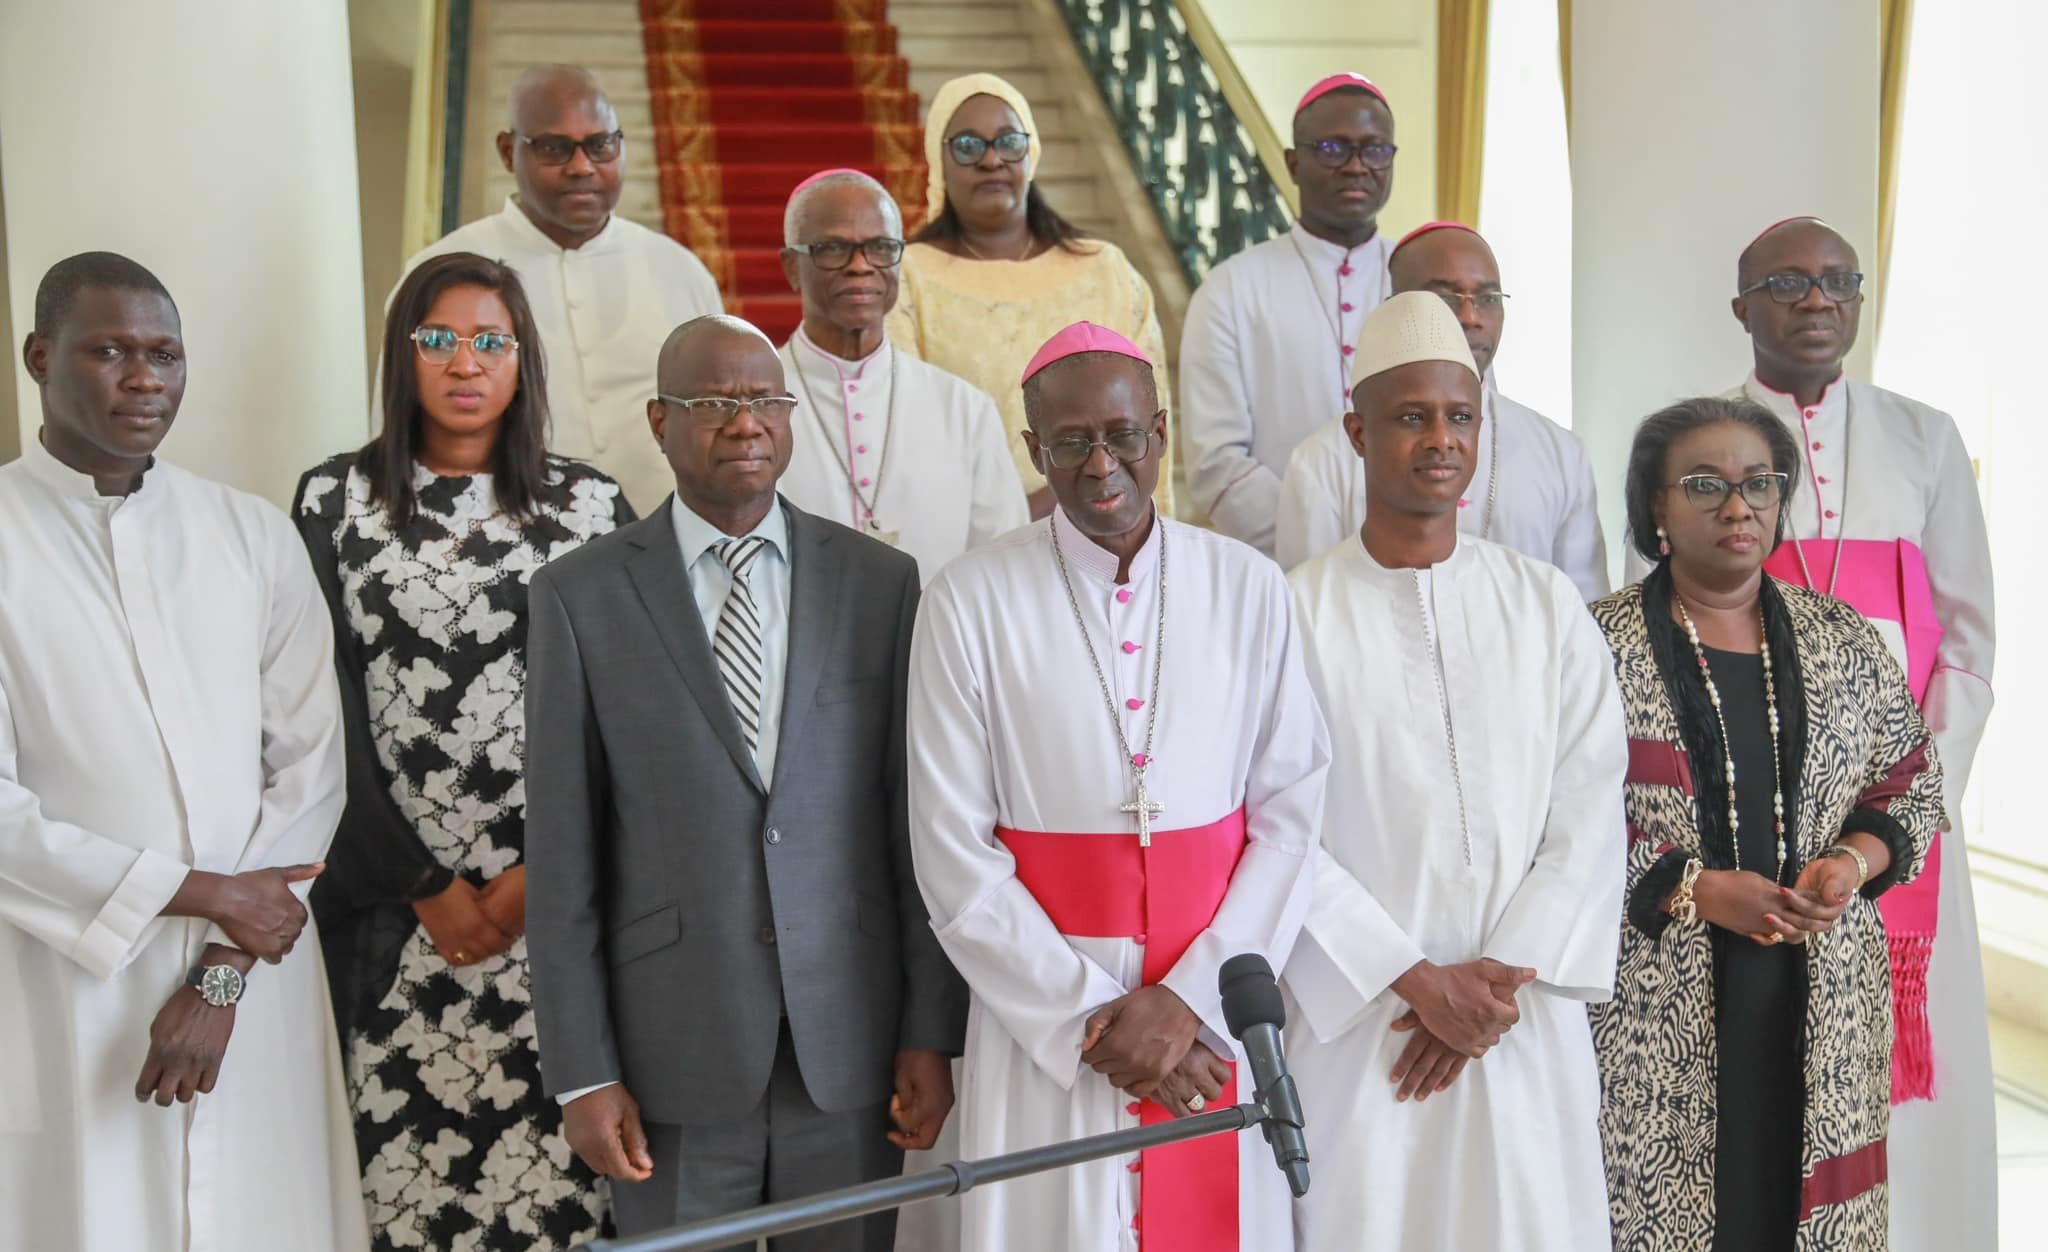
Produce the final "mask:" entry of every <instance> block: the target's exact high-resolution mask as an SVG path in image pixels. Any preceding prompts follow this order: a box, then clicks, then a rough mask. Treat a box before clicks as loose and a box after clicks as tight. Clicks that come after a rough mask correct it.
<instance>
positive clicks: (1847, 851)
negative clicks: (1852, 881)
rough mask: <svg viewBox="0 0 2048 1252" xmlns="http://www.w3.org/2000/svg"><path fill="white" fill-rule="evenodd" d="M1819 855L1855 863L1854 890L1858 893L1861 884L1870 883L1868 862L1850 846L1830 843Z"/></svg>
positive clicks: (1861, 886) (1861, 887)
mask: <svg viewBox="0 0 2048 1252" xmlns="http://www.w3.org/2000/svg"><path fill="white" fill-rule="evenodd" d="M1820 855H1821V856H1846V857H1848V858H1849V859H1850V860H1852V861H1854V862H1856V889H1857V890H1858V891H1861V890H1862V889H1863V884H1865V883H1867V882H1869V881H1870V862H1869V861H1868V860H1866V859H1864V856H1863V854H1862V853H1861V852H1858V851H1857V850H1856V849H1855V848H1854V847H1853V846H1851V845H1850V844H1846V843H1831V844H1829V845H1828V846H1827V847H1826V848H1824V849H1822V850H1821V854H1820ZM1814 859H1816V860H1818V859H1819V857H1816V858H1814Z"/></svg>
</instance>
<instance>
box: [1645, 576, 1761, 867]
mask: <svg viewBox="0 0 2048 1252" xmlns="http://www.w3.org/2000/svg"><path fill="white" fill-rule="evenodd" d="M1671 599H1672V602H1673V603H1674V604H1676V605H1677V606H1678V620H1679V621H1680V622H1682V623H1684V625H1685V637H1686V638H1687V639H1688V640H1690V641H1691V642H1692V654H1693V656H1694V657H1696V658H1698V660H1699V663H1700V678H1701V680H1702V681H1704V682H1705V683H1706V685H1707V702H1708V703H1709V704H1712V705H1713V706H1714V724H1715V725H1716V726H1718V727H1720V729H1721V764H1722V774H1723V775H1724V776H1725V777H1726V778H1727V780H1728V843H1729V845H1730V846H1731V847H1733V848H1734V850H1735V868H1736V869H1741V868H1742V840H1741V838H1740V837H1739V835H1738V832H1739V830H1740V828H1741V826H1742V822H1741V819H1740V818H1739V817H1738V816H1737V815H1736V812H1735V743H1734V741H1733V740H1731V739H1730V738H1729V737H1728V719H1727V718H1726V717H1724V716H1722V714H1721V690H1720V688H1718V687H1716V686H1715V685H1714V671H1713V670H1711V669H1709V668H1708V667H1707V650H1706V648H1705V647H1703V646H1702V645H1701V644H1700V632H1699V630H1698V628H1696V627H1695V626H1694V625H1693V624H1692V614H1690V613H1688V612H1686V611H1685V601H1683V600H1681V599H1679V598H1678V597H1677V596H1676V595H1674V596H1672V597H1671ZM1756 617H1757V628H1758V643H1759V647H1758V649H1757V650H1758V652H1759V653H1760V654H1761V655H1762V657H1763V663H1764V709H1765V712H1766V714H1767V715H1768V716H1769V718H1770V723H1771V775H1772V778H1771V784H1772V786H1771V814H1772V817H1773V820H1774V822H1775V835H1776V843H1777V848H1778V872H1777V874H1776V876H1775V877H1774V878H1773V879H1772V881H1773V882H1783V881H1784V880H1785V848H1786V844H1787V842H1788V840H1787V839H1786V838H1785V762H1784V758H1783V756H1782V755H1781V752H1780V748H1779V744H1778V739H1779V735H1778V683H1777V679H1776V677H1775V676H1774V675H1773V673H1772V670H1771V637H1770V634H1769V628H1768V627H1767V626H1766V625H1765V623H1764V610H1763V602H1762V600H1761V599H1759V600H1758V602H1757V610H1756ZM1693 807H1694V810H1695V812H1697V810H1698V807H1699V801H1698V799H1697V798H1695V799H1694V801H1693ZM1695 820H1697V819H1695ZM1702 833H1704V832H1702Z"/></svg>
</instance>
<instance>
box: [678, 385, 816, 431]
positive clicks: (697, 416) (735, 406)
mask: <svg viewBox="0 0 2048 1252" xmlns="http://www.w3.org/2000/svg"><path fill="white" fill-rule="evenodd" d="M656 394H657V395H659V396H660V397H661V398H662V399H663V400H665V401H667V402H668V403H669V404H673V405H675V406H676V407H677V408H679V409H681V410H682V411H683V416H684V417H686V418H688V419H689V420H690V421H691V423H692V424H694V425H697V426H703V427H708V428H710V429H713V430H722V429H724V428H725V427H727V426H729V425H731V424H732V419H734V418H736V417H738V416H739V415H740V410H741V409H747V410H749V411H750V412H752V413H753V415H754V416H755V417H758V418H760V419H761V420H762V421H764V422H786V421H788V420H789V415H790V414H792V413H794V412H796V397H795V396H687V397H686V396H672V395H670V394H669V393H667V392H666V391H663V392H657V393H656Z"/></svg>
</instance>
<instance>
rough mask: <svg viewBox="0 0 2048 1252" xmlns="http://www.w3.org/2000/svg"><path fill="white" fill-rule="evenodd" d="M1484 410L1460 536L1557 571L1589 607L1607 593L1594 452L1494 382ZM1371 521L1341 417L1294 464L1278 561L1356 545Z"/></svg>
mask: <svg viewBox="0 0 2048 1252" xmlns="http://www.w3.org/2000/svg"><path fill="white" fill-rule="evenodd" d="M1480 405H1481V414H1480V424H1479V449H1478V451H1479V461H1478V465H1477V467H1476V468H1475V469H1474V470H1473V472H1472V485H1471V486H1470V487H1468V488H1466V489H1465V498H1464V500H1463V501H1461V502H1460V507H1459V509H1458V532H1459V533H1460V534H1464V535H1471V536H1473V537H1475V538H1480V539H1490V540H1492V541H1493V542H1495V543H1498V544H1502V545H1505V546H1506V547H1510V548H1513V549H1514V550H1515V551H1517V552H1519V553H1521V554H1522V555H1524V556H1532V557H1535V558H1536V559H1537V560H1539V561H1547V562H1549V563H1550V564H1552V565H1555V566H1556V567H1557V568H1559V569H1561V570H1563V571H1564V573H1565V576H1566V577H1568V578H1570V579H1571V580H1572V585H1573V586H1575V587H1577V588H1578V589H1579V595H1580V596H1581V597H1582V598H1583V599H1585V600H1587V601H1589V602H1590V601H1593V600H1598V599H1599V598H1600V597H1601V596H1604V595H1606V594H1607V543H1606V541H1605V540H1604V539H1603V538H1602V537H1601V534H1600V507H1599V501H1598V499H1597V494H1598V493H1597V490H1596V488H1595V487H1594V485H1593V462H1592V459H1591V458H1590V457H1588V456H1587V455H1586V446H1585V445H1584V444H1582V443H1580V442H1579V437H1578V436H1577V435H1575V434H1573V433H1572V432H1571V431H1569V430H1566V429H1565V428H1564V427H1562V426H1560V425H1558V424H1557V423H1556V422H1553V421H1551V420H1550V419H1549V418H1547V417H1545V416H1543V415H1542V414H1541V413H1538V412H1537V411H1536V410H1534V409H1532V408H1530V407H1529V406H1527V405H1525V404H1517V403H1515V402H1514V401H1513V400H1511V399H1509V398H1508V397H1507V396H1504V395H1501V394H1500V392H1498V391H1497V390H1495V389H1494V386H1493V384H1492V382H1491V381H1489V382H1488V383H1487V384H1486V388H1485V390H1484V391H1483V392H1482V393H1481V397H1480ZM1496 443H1497V444H1498V455H1496V452H1495V449H1496ZM1364 524H1365V463H1364V462H1363V461H1361V460H1359V459H1358V453H1357V452H1355V451H1354V450H1353V449H1352V447H1351V439H1350V436H1348V435H1346V434H1345V433H1344V419H1343V418H1341V417H1340V418H1337V419H1336V420H1335V421H1332V422H1329V423H1327V424H1325V425H1324V426H1323V427H1322V428H1321V429H1319V430H1317V431H1316V433H1314V434H1313V435H1310V436H1309V437H1308V438H1307V439H1304V440H1302V442H1301V446H1300V447H1298V448H1296V449H1295V450H1294V456H1293V459H1291V460H1289V461H1288V463H1287V476H1286V478H1285V480H1283V482H1282V484H1281V488H1280V513H1279V520H1278V526H1277V538H1276V542H1275V544H1274V547H1273V558H1274V559H1275V560H1277V561H1279V562H1280V566H1281V568H1282V569H1293V568H1294V567H1295V566H1297V565H1299V564H1301V563H1302V562H1303V561H1306V560H1308V559H1309V558H1310V557H1312V556H1316V555H1319V554H1320V553H1323V552H1326V551H1328V550H1329V549H1331V548H1333V547H1335V546H1336V545H1338V544H1339V543H1343V542H1345V541H1346V540H1356V539H1357V538H1358V528H1359V527H1360V526H1362V525H1364Z"/></svg>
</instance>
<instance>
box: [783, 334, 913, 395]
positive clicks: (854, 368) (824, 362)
mask: <svg viewBox="0 0 2048 1252" xmlns="http://www.w3.org/2000/svg"><path fill="white" fill-rule="evenodd" d="M789 341H790V343H792V344H798V345H801V346H802V347H803V349H804V350H803V351H802V352H797V351H795V350H794V349H792V350H791V352H790V355H791V356H793V357H796V358H797V360H798V362H799V363H798V365H797V368H798V369H802V368H803V365H802V362H803V361H804V360H805V359H806V358H809V359H810V360H811V361H812V362H813V363H814V364H817V365H819V366H822V367H824V368H827V369H830V370H832V371H833V373H834V374H835V375H837V377H838V378H839V379H840V381H842V382H844V381H846V380H849V379H850V380H852V381H855V382H859V381H860V380H861V379H863V378H865V377H866V376H867V372H868V366H870V365H879V366H881V367H882V372H883V373H885V374H886V373H887V372H888V367H889V357H888V353H889V351H890V347H889V336H888V335H887V334H886V333H884V334H883V336H882V341H881V342H880V343H878V344H876V345H875V349H874V351H872V352H870V353H868V354H867V355H866V356H864V357H862V358H860V359H859V360H858V361H849V360H847V359H846V358H845V357H843V356H840V355H838V354H837V353H833V352H827V351H825V350H824V349H823V348H821V347H819V346H818V341H817V340H815V339H813V338H811V336H810V333H809V332H807V331H806V330H804V328H803V324H802V323H798V324H797V328H796V333H795V334H794V335H791V336H790V337H789Z"/></svg>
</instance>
